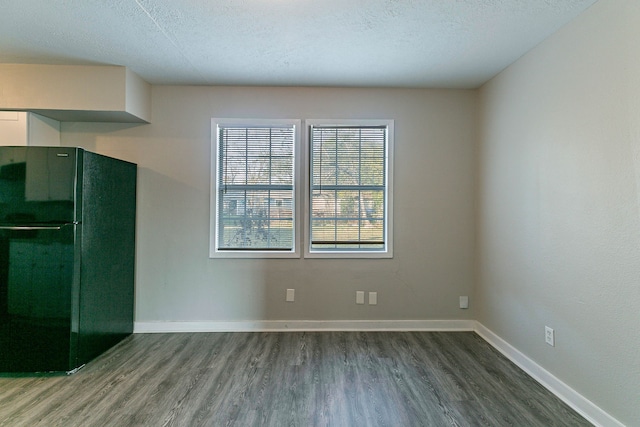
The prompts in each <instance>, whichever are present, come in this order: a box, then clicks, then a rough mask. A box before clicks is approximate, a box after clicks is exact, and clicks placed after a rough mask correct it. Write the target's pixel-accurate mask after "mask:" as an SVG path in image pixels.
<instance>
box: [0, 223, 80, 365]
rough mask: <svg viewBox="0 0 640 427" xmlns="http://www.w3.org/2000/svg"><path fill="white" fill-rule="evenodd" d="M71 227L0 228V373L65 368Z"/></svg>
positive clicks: (68, 336)
mask: <svg viewBox="0 0 640 427" xmlns="http://www.w3.org/2000/svg"><path fill="white" fill-rule="evenodd" d="M74 228H75V226H74V225H73V224H68V225H64V226H50V227H45V226H40V227H38V228H28V227H22V226H20V227H7V226H2V227H0V349H1V350H0V372H42V371H67V370H69V369H70V363H71V362H72V361H71V360H70V357H71V354H70V350H71V348H72V343H71V339H72V335H71V329H70V326H71V317H72V298H71V295H72V287H73V275H74V274H73V273H74V272H73V268H74Z"/></svg>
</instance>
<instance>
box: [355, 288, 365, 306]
mask: <svg viewBox="0 0 640 427" xmlns="http://www.w3.org/2000/svg"><path fill="white" fill-rule="evenodd" d="M356 304H364V291H356Z"/></svg>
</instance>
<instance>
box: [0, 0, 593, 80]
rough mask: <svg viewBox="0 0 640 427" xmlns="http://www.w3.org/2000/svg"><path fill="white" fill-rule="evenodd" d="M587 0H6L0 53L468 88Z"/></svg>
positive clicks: (160, 69) (167, 70) (160, 72)
mask: <svg viewBox="0 0 640 427" xmlns="http://www.w3.org/2000/svg"><path fill="white" fill-rule="evenodd" d="M594 2H595V0H108V1H107V0H11V1H10V0H5V1H2V4H1V5H0V62H2V63H44V64H109V65H124V66H127V67H129V68H130V69H132V70H133V71H135V72H136V73H138V74H139V75H141V76H142V77H143V78H144V79H145V80H147V81H148V82H150V83H154V84H198V85H203V84H207V85H287V86H289V85H295V86H298V85H304V86H383V87H448V88H475V87H478V86H479V85H481V84H482V83H484V82H486V81H487V80H488V79H490V78H491V77H493V76H494V75H496V74H497V73H498V72H500V71H501V70H502V69H504V68H505V67H506V66H508V65H509V64H511V63H512V62H514V61H515V60H516V59H518V58H519V57H520V56H522V55H523V54H524V53H526V52H527V51H528V50H530V49H531V48H533V47H535V46H536V45H537V44H538V43H540V42H541V41H542V40H544V39H545V38H546V37H548V36H549V35H551V34H552V33H553V32H554V31H556V30H557V29H558V28H560V27H561V26H562V25H564V24H566V23H567V22H569V21H570V20H571V19H573V18H574V17H576V16H577V15H578V14H579V13H581V12H582V11H584V10H585V9H586V8H587V7H589V6H590V5H591V4H593V3H594Z"/></svg>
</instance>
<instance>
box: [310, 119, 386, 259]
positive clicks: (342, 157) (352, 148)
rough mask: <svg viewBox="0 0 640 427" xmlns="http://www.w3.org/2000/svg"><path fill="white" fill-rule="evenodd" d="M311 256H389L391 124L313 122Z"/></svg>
mask: <svg viewBox="0 0 640 427" xmlns="http://www.w3.org/2000/svg"><path fill="white" fill-rule="evenodd" d="M307 124H308V127H309V181H310V182H309V185H308V187H309V188H308V197H307V199H308V200H307V203H308V204H309V207H308V223H307V233H306V234H307V236H308V239H309V241H308V244H307V245H306V246H305V248H306V255H307V256H324V257H329V256H331V257H338V256H351V257H354V256H355V257H391V256H392V245H391V224H392V222H391V196H392V194H391V191H390V189H391V188H392V187H391V184H390V183H391V173H390V171H391V161H390V153H392V139H393V122H392V121H309V122H307Z"/></svg>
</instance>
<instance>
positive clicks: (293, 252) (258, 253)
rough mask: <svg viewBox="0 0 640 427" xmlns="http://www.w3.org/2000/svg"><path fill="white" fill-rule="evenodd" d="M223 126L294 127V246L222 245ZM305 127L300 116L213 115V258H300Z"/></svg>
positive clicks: (210, 245)
mask: <svg viewBox="0 0 640 427" xmlns="http://www.w3.org/2000/svg"><path fill="white" fill-rule="evenodd" d="M219 126H237V127H264V126H293V127H294V143H293V150H294V152H293V169H294V170H293V197H294V203H293V212H292V217H293V242H292V243H293V248H292V249H282V250H278V249H276V250H243V249H232V250H228V249H227V250H225V249H219V248H218V236H219V235H218V233H219V230H218V221H219V211H218V191H219V188H218V184H219V179H218V171H219V170H220V160H221V159H220V156H219V146H220V144H219V143H218V138H219V132H218V127H219ZM301 129H302V121H301V120H299V119H242V118H241V119H234V118H212V119H211V161H210V165H211V174H210V212H209V218H210V225H209V227H210V228H209V258H300V256H301V251H300V239H301V233H300V230H301V224H300V223H301V222H302V219H301V216H300V213H301V212H302V210H301V197H302V194H301V193H302V191H301V185H300V182H301V178H302V175H301V171H302V164H303V162H302V161H301V158H302V157H301V156H302V155H303V153H301Z"/></svg>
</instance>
